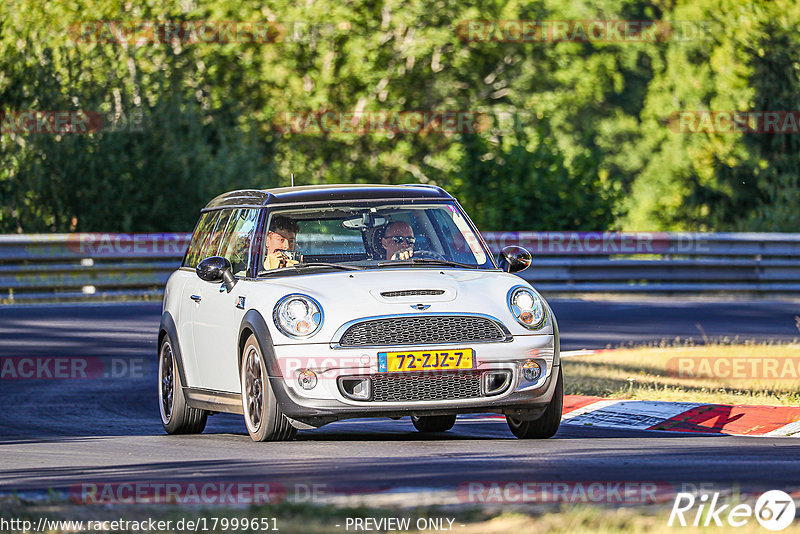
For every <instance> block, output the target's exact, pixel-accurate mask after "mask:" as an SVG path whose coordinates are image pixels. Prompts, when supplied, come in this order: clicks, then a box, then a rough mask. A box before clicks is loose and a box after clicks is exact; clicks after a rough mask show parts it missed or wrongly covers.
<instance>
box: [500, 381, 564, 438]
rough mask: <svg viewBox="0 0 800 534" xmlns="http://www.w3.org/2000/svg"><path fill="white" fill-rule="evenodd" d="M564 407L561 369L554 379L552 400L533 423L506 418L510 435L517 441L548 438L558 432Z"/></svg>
mask: <svg viewBox="0 0 800 534" xmlns="http://www.w3.org/2000/svg"><path fill="white" fill-rule="evenodd" d="M563 407H564V379H563V378H562V376H561V368H560V367H559V368H558V378H556V390H555V391H554V392H553V399H552V400H551V401H550V404H548V405H547V409H545V411H544V413H543V414H542V415H541V416H540V417H539V418H538V419H534V420H533V421H521V420H519V419H514V418H513V417H509V416H506V422H508V428H510V429H511V433H512V434H514V435H515V436H517V437H518V438H519V439H545V438H550V437H553V436H554V435H555V433H556V432H558V427H559V426H560V425H561V411H562V409H563Z"/></svg>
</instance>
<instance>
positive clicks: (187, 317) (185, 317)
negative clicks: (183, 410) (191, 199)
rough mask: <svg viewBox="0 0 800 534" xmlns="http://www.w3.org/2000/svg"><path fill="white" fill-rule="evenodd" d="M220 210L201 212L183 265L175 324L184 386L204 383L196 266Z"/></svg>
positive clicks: (198, 283)
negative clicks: (199, 356) (196, 333)
mask: <svg viewBox="0 0 800 534" xmlns="http://www.w3.org/2000/svg"><path fill="white" fill-rule="evenodd" d="M220 214H221V212H219V211H212V212H206V213H203V214H202V215H201V216H200V221H199V222H198V223H197V227H196V228H195V230H194V233H193V234H192V240H191V241H190V242H189V248H188V249H187V251H186V256H185V257H184V259H183V264H182V265H181V268H180V271H182V274H183V278H184V281H183V284H182V290H181V294H180V300H179V303H178V315H177V317H175V323H176V324H175V327H176V328H177V330H178V343H179V345H180V347H181V354H182V356H183V369H184V371H185V373H186V384H184V386H189V387H202V386H201V384H200V376H199V370H198V362H197V357H196V355H195V346H194V314H195V311H196V309H197V307H198V305H199V303H198V302H197V301H196V300H195V297H196V296H197V292H198V288H199V286H200V283H201V282H202V280H200V278H199V277H198V276H197V274H196V272H195V268H196V267H197V264H198V263H199V262H200V260H202V259H203V258H204V257H205V256H204V254H205V249H206V247H207V245H208V241H209V238H210V236H211V233H212V232H213V230H214V227H215V226H216V224H217V221H218V220H219V216H220Z"/></svg>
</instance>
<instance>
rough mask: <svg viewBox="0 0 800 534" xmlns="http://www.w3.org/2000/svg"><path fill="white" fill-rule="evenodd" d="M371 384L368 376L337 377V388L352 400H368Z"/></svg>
mask: <svg viewBox="0 0 800 534" xmlns="http://www.w3.org/2000/svg"><path fill="white" fill-rule="evenodd" d="M371 385H372V382H371V381H370V379H369V378H339V390H340V391H341V392H342V394H343V395H344V396H345V397H347V398H349V399H353V400H369V396H370V390H371V389H372V388H371Z"/></svg>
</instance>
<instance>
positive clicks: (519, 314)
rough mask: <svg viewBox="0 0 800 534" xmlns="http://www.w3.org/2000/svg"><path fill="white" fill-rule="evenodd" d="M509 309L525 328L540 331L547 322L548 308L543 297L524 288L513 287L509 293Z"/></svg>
mask: <svg viewBox="0 0 800 534" xmlns="http://www.w3.org/2000/svg"><path fill="white" fill-rule="evenodd" d="M508 307H509V308H510V309H511V313H512V314H513V315H514V317H515V318H516V319H517V322H518V323H519V324H521V325H522V326H524V327H525V328H530V329H531V330H538V329H540V328H541V327H542V326H544V323H545V321H546V320H547V308H546V307H545V305H544V301H542V299H541V297H539V295H537V294H536V293H534V292H533V291H531V290H530V289H528V288H526V287H524V286H516V287H512V288H511V291H509V292H508Z"/></svg>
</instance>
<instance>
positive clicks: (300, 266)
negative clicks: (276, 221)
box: [258, 262, 363, 278]
mask: <svg viewBox="0 0 800 534" xmlns="http://www.w3.org/2000/svg"><path fill="white" fill-rule="evenodd" d="M309 267H325V268H326V269H327V268H334V269H343V270H345V271H361V270H363V267H354V266H352V265H342V264H341V263H324V262H320V263H297V264H295V265H289V266H288V267H279V268H277V269H272V270H271V271H259V272H258V276H259V278H261V277H264V276H273V275H276V274H279V275H280V274H288V273H298V272H300V271H301V270H303V269H306V268H309Z"/></svg>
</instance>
